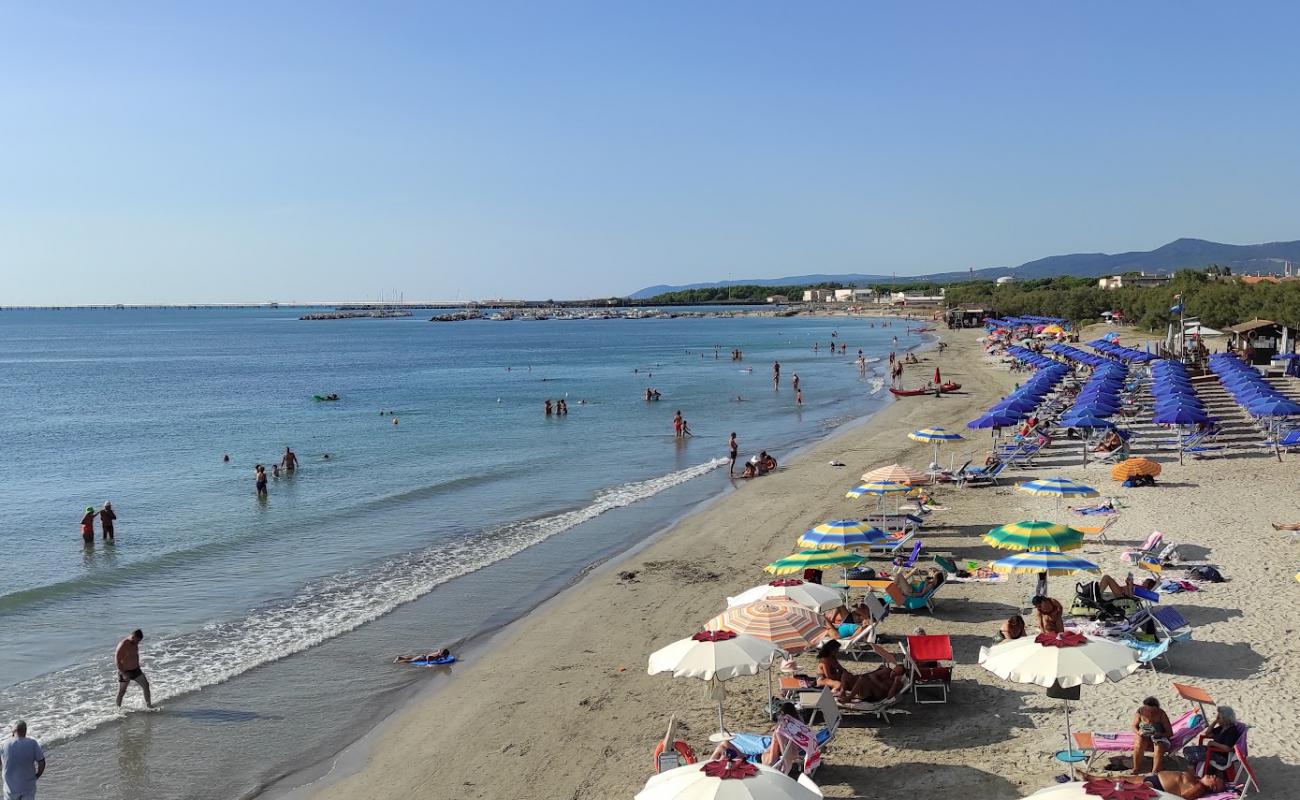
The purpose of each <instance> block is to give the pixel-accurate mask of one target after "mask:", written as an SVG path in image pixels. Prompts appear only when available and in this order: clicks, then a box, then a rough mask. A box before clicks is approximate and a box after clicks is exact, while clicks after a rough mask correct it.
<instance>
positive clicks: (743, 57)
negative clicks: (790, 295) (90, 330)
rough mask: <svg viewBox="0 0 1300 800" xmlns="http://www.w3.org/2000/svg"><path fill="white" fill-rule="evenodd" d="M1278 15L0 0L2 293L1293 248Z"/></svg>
mask: <svg viewBox="0 0 1300 800" xmlns="http://www.w3.org/2000/svg"><path fill="white" fill-rule="evenodd" d="M1298 17H1300V11H1297V10H1296V9H1295V7H1294V6H1290V5H1285V4H1271V3H1251V4H1226V3H1219V4H1213V3H1200V2H1190V3H1189V2H1180V3H1172V2H1169V3H1160V2H1149V3H1121V2H1096V3H1072V4H1067V3H1030V2H1023V3H998V2H992V3H966V2H961V3H959V2H952V3H945V2H926V3H892V4H885V3H822V4H793V3H774V2H773V3H767V2H709V3H676V2H660V3H627V2H609V1H608V0H605V1H604V2H590V3H569V2H548V3H537V2H528V3H445V4H443V3H433V2H418V3H417V2H412V3H393V2H373V3H364V4H363V3H330V2H310V3H308V2H296V3H294V2H285V3H240V2H223V3H210V4H198V3H157V4H145V3H138V4H137V3H125V4H123V3H112V4H104V3H86V4H77V3H57V4H54V3H28V4H17V3H9V4H4V5H0V131H3V133H2V134H0V304H21V303H32V304H40V303H69V304H71V303H88V302H207V301H212V302H218V301H267V300H279V301H290V300H330V299H345V298H347V299H353V298H359V299H364V298H371V297H374V296H376V295H377V294H378V293H379V292H380V291H383V290H392V289H401V290H404V291H405V293H406V296H407V298H440V299H441V298H456V297H460V298H470V297H477V298H487V297H520V296H527V297H543V298H544V297H583V296H601V295H610V294H622V293H627V292H630V291H633V290H635V289H638V288H640V287H641V286H644V285H648V284H655V283H682V282H691V281H700V280H711V279H725V278H728V277H735V278H742V277H779V276H782V275H791V274H800V273H809V272H880V273H886V274H887V273H890V272H897V273H898V274H915V273H921V272H928V271H936V270H947V269H965V268H967V267H971V266H974V267H982V266H1003V265H1012V264H1017V263H1020V262H1022V261H1026V260H1029V259H1032V258H1037V257H1041V256H1045V255H1051V254H1056V253H1065V252H1075V251H1099V250H1104V251H1120V250H1134V249H1146V248H1149V247H1154V246H1158V245H1160V244H1163V243H1165V242H1166V241H1169V240H1171V239H1174V238H1178V237H1180V236H1195V237H1201V238H1207V239H1213V240H1217V241H1226V242H1234V243H1252V242H1258V241H1272V240H1282V239H1297V238H1300V214H1298V213H1297V212H1298V211H1300V208H1297V205H1298V204H1300V200H1298V199H1297V198H1298V197H1300V194H1298V193H1297V190H1296V187H1297V185H1300V157H1298V156H1297V153H1298V152H1300V147H1298V143H1300V102H1297V100H1298V99H1300V98H1298V97H1297V95H1298V94H1300V74H1297V73H1298V72H1300V67H1298V66H1297V65H1300V58H1298V57H1297V56H1296V54H1295V50H1294V46H1293V45H1294V42H1293V41H1292V32H1293V31H1295V30H1296V29H1297V23H1300V19H1298Z"/></svg>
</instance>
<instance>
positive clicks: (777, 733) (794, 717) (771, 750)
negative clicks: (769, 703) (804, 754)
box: [760, 703, 817, 767]
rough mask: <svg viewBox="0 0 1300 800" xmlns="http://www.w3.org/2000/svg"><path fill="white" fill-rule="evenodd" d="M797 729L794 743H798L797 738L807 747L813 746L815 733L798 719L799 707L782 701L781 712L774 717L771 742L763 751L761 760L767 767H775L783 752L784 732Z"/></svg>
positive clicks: (784, 745)
mask: <svg viewBox="0 0 1300 800" xmlns="http://www.w3.org/2000/svg"><path fill="white" fill-rule="evenodd" d="M787 731H797V733H796V735H795V737H794V738H795V744H796V745H798V744H799V741H798V740H799V739H802V740H803V741H804V743H806V744H808V746H809V747H812V746H814V745H813V743H815V742H816V741H817V735H816V734H814V733H813V732H812V729H811V728H809V727H808V726H807V725H805V724H804V721H803V720H801V719H799V709H797V708H795V705H794V703H782V704H781V714H780V716H778V717H777V718H776V725H775V726H773V728H772V743H771V744H770V745H768V747H767V749H766V750H764V751H763V755H762V757H761V759H760V760H761V761H762V762H763V763H764V764H766V765H767V766H769V767H775V766H776V765H777V764H778V763H780V761H781V756H782V754H784V753H785V747H786V732H787Z"/></svg>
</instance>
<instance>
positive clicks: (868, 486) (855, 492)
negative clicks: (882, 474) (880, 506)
mask: <svg viewBox="0 0 1300 800" xmlns="http://www.w3.org/2000/svg"><path fill="white" fill-rule="evenodd" d="M911 490H912V487H910V486H908V485H907V484H905V483H899V482H898V481H867V482H866V483H864V484H862V485H861V486H855V487H853V488H852V489H850V490H849V491H848V492H847V493H846V494H845V495H844V496H845V497H847V498H849V499H857V498H859V497H862V496H863V495H868V494H873V495H878V496H881V497H883V496H885V495H887V494H898V493H899V492H910V491H911Z"/></svg>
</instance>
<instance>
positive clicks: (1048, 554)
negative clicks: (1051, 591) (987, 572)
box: [992, 550, 1100, 575]
mask: <svg viewBox="0 0 1300 800" xmlns="http://www.w3.org/2000/svg"><path fill="white" fill-rule="evenodd" d="M992 566H993V569H994V571H996V572H1020V573H1024V572H1035V573H1037V572H1046V573H1047V574H1049V575H1069V574H1070V573H1072V572H1078V571H1080V570H1083V571H1084V572H1100V569H1099V568H1098V567H1097V565H1096V564H1094V563H1092V562H1091V561H1088V560H1087V559H1084V558H1079V557H1078V556H1072V555H1067V554H1065V553H1058V552H1055V551H1053V550H1030V551H1029V552H1026V553H1016V554H1015V555H1013V556H1007V557H1006V558H1000V559H998V560H997V561H994V562H993V565H992Z"/></svg>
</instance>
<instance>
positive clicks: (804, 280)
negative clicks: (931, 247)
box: [629, 238, 1300, 300]
mask: <svg viewBox="0 0 1300 800" xmlns="http://www.w3.org/2000/svg"><path fill="white" fill-rule="evenodd" d="M1284 261H1300V241H1292V242H1264V243H1261V244H1223V243H1221V242H1211V241H1209V240H1206V239H1192V238H1181V239H1175V240H1174V241H1172V242H1169V243H1168V244H1164V245H1161V246H1160V247H1157V248H1155V249H1154V250H1130V251H1128V252H1124V253H1068V254H1064V255H1055V256H1046V257H1044V258H1038V259H1035V260H1033V261H1026V262H1025V263H1023V264H1020V265H1017V266H1014V267H981V268H978V269H974V270H952V271H948V272H933V273H928V274H925V275H900V276H897V277H894V276H890V275H872V274H868V273H846V274H833V273H812V274H808V275H791V276H787V277H783V278H754V279H748V280H729V281H706V282H702V283H690V284H683V285H678V286H673V285H668V284H659V285H656V286H647V287H645V288H644V289H638V290H637V291H635V292H633V293H632V294H631V295H629V297H630V298H632V299H634V300H641V299H645V298H647V297H653V296H655V295H657V294H663V293H664V292H675V291H681V290H683V289H708V288H714V287H726V286H801V285H803V286H806V285H809V284H815V283H834V282H838V283H844V284H872V283H925V282H935V283H944V282H955V281H961V280H970V279H972V278H974V279H976V280H979V279H984V280H993V279H996V278H1000V277H1002V276H1004V275H1010V276H1012V277H1015V278H1021V279H1030V278H1054V277H1059V276H1062V275H1073V276H1075V277H1080V278H1095V277H1100V276H1103V275H1116V274H1119V273H1122V272H1136V271H1146V272H1157V273H1159V272H1174V271H1176V270H1179V269H1183V268H1187V267H1203V266H1208V265H1209V264H1219V265H1221V266H1226V267H1231V268H1232V270H1233V271H1234V272H1240V271H1249V272H1254V271H1259V272H1263V273H1269V272H1280V271H1281V270H1282V262H1284Z"/></svg>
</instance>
